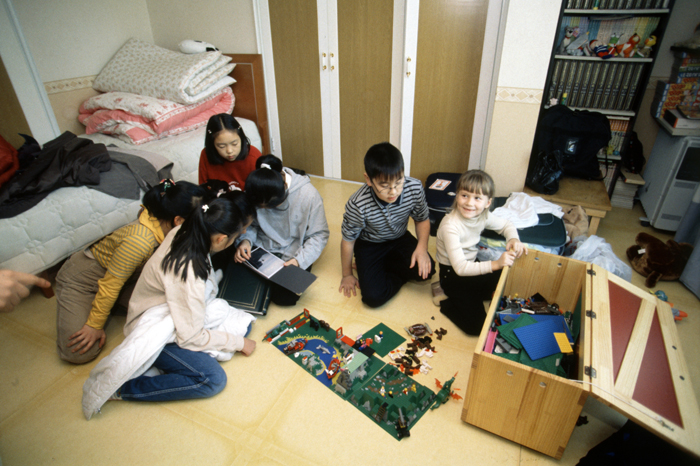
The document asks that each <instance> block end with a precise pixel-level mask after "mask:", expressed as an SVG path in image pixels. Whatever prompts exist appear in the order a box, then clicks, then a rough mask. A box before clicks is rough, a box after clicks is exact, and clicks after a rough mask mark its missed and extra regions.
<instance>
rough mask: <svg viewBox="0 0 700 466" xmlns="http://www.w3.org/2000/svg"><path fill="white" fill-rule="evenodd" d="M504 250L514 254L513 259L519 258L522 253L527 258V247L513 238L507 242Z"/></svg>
mask: <svg viewBox="0 0 700 466" xmlns="http://www.w3.org/2000/svg"><path fill="white" fill-rule="evenodd" d="M506 250H507V251H513V252H515V257H520V256H522V255H523V253H525V255H526V256H527V246H525V245H524V244H523V243H521V242H520V240H518V239H515V238H513V239H511V240H510V241H508V244H506Z"/></svg>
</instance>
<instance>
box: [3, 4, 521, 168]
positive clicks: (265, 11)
mask: <svg viewBox="0 0 700 466" xmlns="http://www.w3.org/2000/svg"><path fill="white" fill-rule="evenodd" d="M4 1H8V0H4ZM321 1H322V0H319V3H320V2H321ZM330 1H331V2H332V3H333V5H334V6H333V9H334V10H335V11H337V0H330ZM508 4H509V0H490V1H489V2H488V10H487V16H486V28H485V32H484V45H483V48H482V52H481V71H480V73H479V87H478V91H477V101H476V107H475V114H476V115H485V117H484V118H483V119H480V118H474V125H473V127H472V142H471V148H470V154H471V156H470V157H469V169H472V168H481V169H483V168H484V167H485V166H486V158H487V155H488V142H489V136H490V132H491V122H492V120H493V109H494V105H495V103H496V91H497V88H498V74H499V70H500V64H501V54H502V51H503V37H504V35H505V29H506V18H507V13H508ZM419 7H420V0H394V27H393V29H394V34H393V45H392V78H391V79H392V80H391V83H392V85H391V109H390V115H391V116H390V119H391V120H390V141H391V142H392V143H393V144H394V145H396V146H397V147H398V148H399V150H401V153H402V154H403V156H404V165H405V171H406V174H407V175H409V174H410V170H411V145H412V134H413V108H414V100H415V70H416V59H415V57H416V51H417V49H418V34H417V32H418V12H419ZM253 9H254V11H255V17H256V24H257V26H258V27H256V29H255V31H256V36H257V41H258V50H260V53H261V54H262V55H263V66H264V75H265V86H266V89H267V95H268V99H267V102H268V116H269V120H270V137H271V138H273V141H271V146H270V147H272V148H273V151H274V150H275V148H277V154H278V156H280V158H282V157H281V156H282V152H281V144H280V142H279V141H280V132H279V114H278V112H277V94H276V87H275V76H274V71H275V70H274V61H273V52H272V30H271V27H270V14H269V4H268V1H267V0H253ZM336 30H337V27H336ZM320 33H321V32H320V31H319V35H320ZM335 41H336V42H335V44H336V47H335V50H336V54H337V37H336V38H335ZM409 57H410V58H411V62H408V58H409ZM319 60H320V58H319ZM409 72H410V75H407V73H409ZM336 79H337V74H336ZM322 81H323V80H322ZM324 126H325V125H324ZM337 131H338V134H339V128H338V129H337ZM324 133H325V129H324ZM331 138H333V136H331ZM333 139H336V140H337V141H338V149H337V151H335V150H331V151H330V152H329V153H326V152H327V151H326V150H325V146H326V142H325V134H324V176H325V177H328V178H340V177H341V173H340V149H339V147H340V138H339V137H336V138H333Z"/></svg>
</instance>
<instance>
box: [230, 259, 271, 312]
mask: <svg viewBox="0 0 700 466" xmlns="http://www.w3.org/2000/svg"><path fill="white" fill-rule="evenodd" d="M217 298H221V299H224V300H226V301H227V302H228V303H229V304H230V305H231V306H233V307H235V308H236V309H240V310H242V311H246V312H250V313H251V314H256V315H261V316H264V315H267V308H268V307H269V306H270V281H269V280H266V279H265V278H264V277H262V276H260V275H259V274H257V273H256V272H254V271H253V270H251V269H250V267H247V266H245V265H243V264H239V263H237V262H234V261H233V260H232V261H231V262H230V263H229V264H228V266H227V267H226V269H225V270H224V278H223V279H222V280H221V284H220V285H219V294H218V295H217Z"/></svg>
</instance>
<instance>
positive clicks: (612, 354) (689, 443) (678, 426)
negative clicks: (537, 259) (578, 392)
mask: <svg viewBox="0 0 700 466" xmlns="http://www.w3.org/2000/svg"><path fill="white" fill-rule="evenodd" d="M589 270H590V271H591V272H590V273H589V274H588V276H589V277H590V280H587V283H586V285H587V286H586V287H585V288H586V289H585V290H584V295H585V298H584V302H585V309H586V311H587V317H586V322H585V327H586V328H587V329H588V330H587V331H586V333H587V335H588V337H587V338H586V339H585V340H584V344H585V348H584V365H585V367H586V371H585V373H586V378H585V379H584V380H585V382H586V383H588V384H590V386H591V394H592V395H593V396H594V397H596V398H597V399H598V400H600V401H602V402H603V403H605V404H607V405H609V406H611V407H613V408H615V409H616V410H617V411H619V412H621V413H622V414H624V415H626V416H627V417H629V418H630V419H632V420H634V421H635V422H636V423H638V424H639V425H641V426H644V427H645V428H647V429H648V430H650V431H652V432H654V433H656V434H657V435H659V436H660V437H662V438H664V439H666V440H667V441H669V442H670V443H672V444H674V445H676V446H678V447H679V448H681V449H683V450H685V451H688V452H690V453H693V454H694V455H696V456H700V410H699V409H698V402H697V400H696V398H695V394H694V391H693V387H692V384H691V381H690V377H689V374H688V367H687V366H686V362H685V358H684V357H683V351H682V350H681V346H680V340H679V337H678V332H677V329H676V323H675V321H674V319H673V314H672V311H671V307H670V306H669V305H668V304H667V303H665V302H663V301H661V300H659V299H658V298H657V297H656V296H654V295H652V294H651V293H649V292H647V291H643V290H641V289H639V288H637V287H635V286H634V285H632V284H630V283H629V282H627V281H625V280H623V279H621V278H619V277H617V276H615V275H613V274H611V273H608V272H607V271H606V270H605V269H603V268H601V267H599V266H597V265H591V266H590V269H589Z"/></svg>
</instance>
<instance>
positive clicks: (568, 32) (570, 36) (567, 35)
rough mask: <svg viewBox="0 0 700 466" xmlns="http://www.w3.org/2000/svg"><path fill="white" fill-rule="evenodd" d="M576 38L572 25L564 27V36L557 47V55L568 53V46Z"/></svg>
mask: <svg viewBox="0 0 700 466" xmlns="http://www.w3.org/2000/svg"><path fill="white" fill-rule="evenodd" d="M573 40H574V28H572V27H571V26H566V29H564V38H563V39H562V40H561V42H559V47H557V52H556V53H557V55H564V54H565V53H566V48H567V47H568V46H569V44H570V43H571V42H572V41H573Z"/></svg>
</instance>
